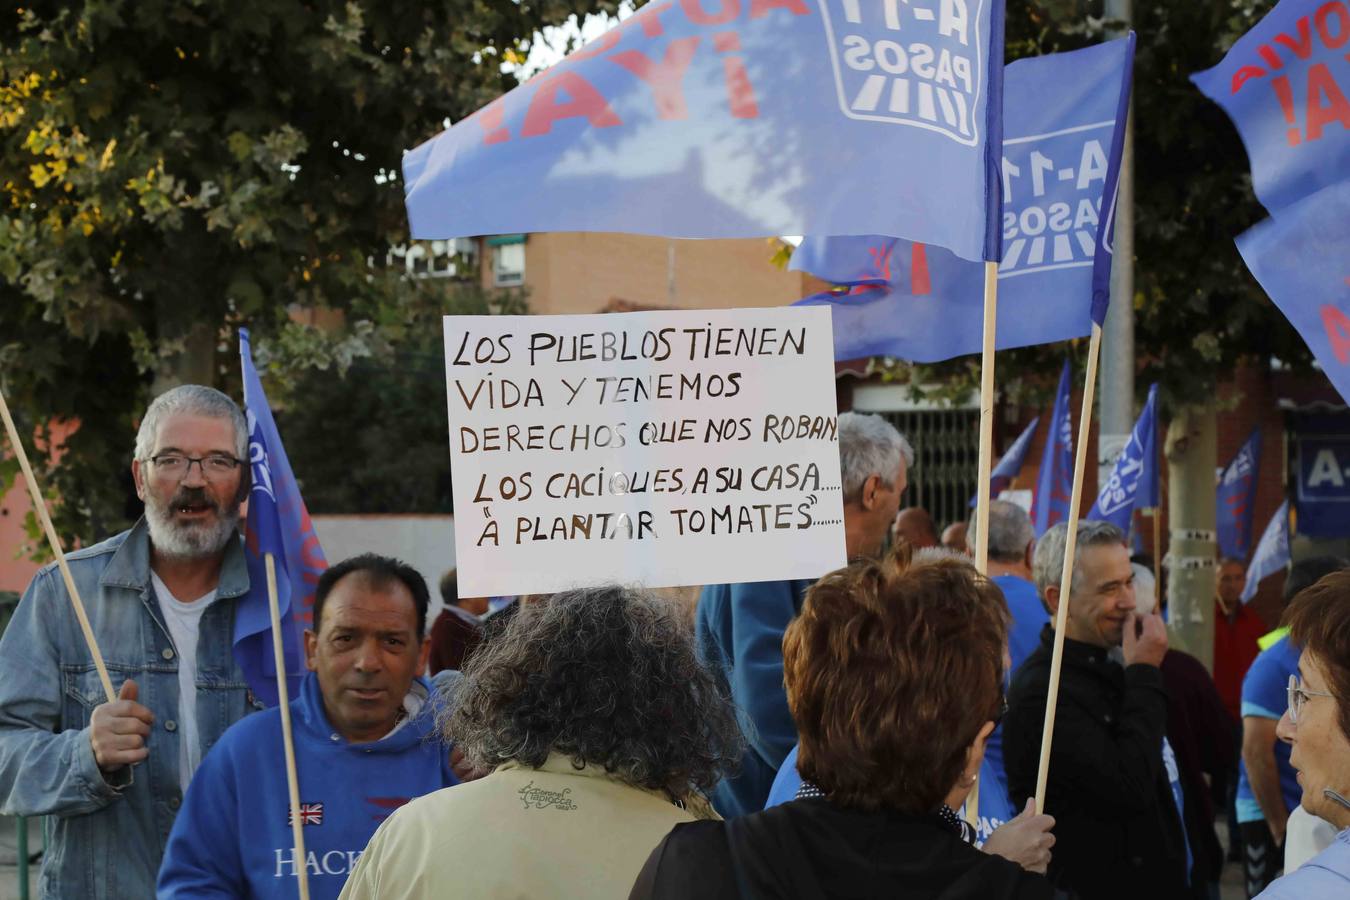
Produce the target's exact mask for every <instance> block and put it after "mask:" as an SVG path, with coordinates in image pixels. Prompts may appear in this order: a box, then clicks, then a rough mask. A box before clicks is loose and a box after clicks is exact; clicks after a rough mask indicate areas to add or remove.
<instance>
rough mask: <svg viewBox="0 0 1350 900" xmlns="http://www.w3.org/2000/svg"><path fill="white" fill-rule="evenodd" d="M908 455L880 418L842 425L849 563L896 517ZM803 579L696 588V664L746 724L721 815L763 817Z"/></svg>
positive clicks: (876, 546) (785, 724) (783, 750)
mask: <svg viewBox="0 0 1350 900" xmlns="http://www.w3.org/2000/svg"><path fill="white" fill-rule="evenodd" d="M913 464H914V450H913V448H912V447H910V445H909V442H908V441H907V440H905V438H904V437H903V436H902V435H901V434H900V432H898V431H896V430H895V427H894V426H893V425H891V424H890V423H889V422H887V421H886V420H885V419H883V418H881V417H880V416H874V415H861V414H859V413H852V412H848V413H843V414H842V415H840V416H839V469H840V477H841V479H842V482H843V495H844V545H845V549H846V551H847V553H848V558H849V559H850V560H854V559H860V558H863V557H869V556H876V555H877V554H878V553H880V552H881V548H882V544H883V543H884V542H885V539H886V531H887V529H888V528H890V525H891V522H892V521H894V519H895V514H896V511H897V510H898V509H899V508H900V496H901V495H902V494H903V493H904V492H905V487H906V485H907V484H908V474H907V473H908V471H909V467H910V466H912V465H913ZM811 584H812V581H810V580H798V581H767V582H758V583H754V584H719V585H710V586H708V587H705V588H704V589H703V593H702V595H701V596H700V597H699V602H698V611H697V614H696V616H695V628H696V631H697V637H698V646H699V652H700V654H701V655H702V657H703V659H704V660H705V661H707V662H708V663H709V664H710V665H712V666H713V667H714V668H715V669H718V670H720V671H721V672H722V674H723V675H724V676H725V678H726V680H727V684H728V687H729V689H730V691H731V696H732V699H733V700H734V701H735V702H736V705H737V706H738V707H739V708H740V709H741V710H743V711H744V712H745V714H746V715H747V716H748V718H749V721H748V722H746V723H744V724H743V727H744V729H745V736H746V741H747V744H748V746H747V748H746V751H745V754H744V756H743V758H742V759H741V768H740V774H739V775H738V776H737V777H735V778H733V779H729V780H727V781H724V782H722V783H721V784H720V785H718V787H717V790H716V791H715V792H714V794H713V804H714V806H716V808H717V811H718V812H720V813H721V814H722V815H723V816H726V817H728V818H730V817H731V816H740V815H745V814H746V813H752V812H758V811H759V810H761V809H763V808H764V801H765V799H766V798H767V797H768V796H769V788H770V787H771V786H772V785H773V778H774V775H775V774H776V773H777V771H778V767H779V766H781V765H782V764H783V760H784V758H785V757H786V756H787V754H788V751H789V750H791V749H792V747H793V745H795V744H796V743H797V726H796V725H795V724H794V723H793V721H792V713H791V712H789V711H788V705H787V693H786V692H785V691H784V689H783V632H784V631H785V630H787V626H788V623H790V622H791V621H792V620H793V618H795V617H796V615H797V613H798V611H799V610H800V609H801V604H802V599H803V597H805V595H806V589H807V588H809V587H810V586H811Z"/></svg>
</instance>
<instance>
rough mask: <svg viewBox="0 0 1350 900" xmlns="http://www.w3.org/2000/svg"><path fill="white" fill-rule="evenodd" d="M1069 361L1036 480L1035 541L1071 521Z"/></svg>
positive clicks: (1060, 378) (1071, 449)
mask: <svg viewBox="0 0 1350 900" xmlns="http://www.w3.org/2000/svg"><path fill="white" fill-rule="evenodd" d="M1069 397H1070V393H1069V361H1068V360H1067V359H1066V360H1064V371H1063V372H1062V373H1061V374H1060V376H1059V391H1058V392H1057V393H1056V394H1055V408H1054V411H1053V412H1052V413H1051V415H1050V433H1049V434H1047V435H1046V438H1045V451H1044V452H1043V453H1042V454H1041V471H1040V473H1039V474H1038V475H1037V477H1036V494H1035V497H1033V498H1032V501H1031V524H1032V525H1034V526H1035V527H1036V537H1038V538H1039V537H1040V536H1041V535H1043V534H1045V533H1046V532H1047V531H1049V530H1050V526H1051V525H1054V524H1055V523H1057V522H1062V521H1064V520H1065V519H1067V518H1068V517H1069V501H1070V500H1071V499H1072V498H1073V419H1072V417H1071V416H1070V414H1069Z"/></svg>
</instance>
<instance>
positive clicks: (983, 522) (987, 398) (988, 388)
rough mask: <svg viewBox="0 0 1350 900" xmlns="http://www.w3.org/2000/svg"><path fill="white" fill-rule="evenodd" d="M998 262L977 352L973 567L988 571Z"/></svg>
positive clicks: (987, 290)
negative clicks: (977, 453)
mask: <svg viewBox="0 0 1350 900" xmlns="http://www.w3.org/2000/svg"><path fill="white" fill-rule="evenodd" d="M997 326H998V263H995V262H987V263H985V264H984V351H983V353H982V354H981V356H980V474H979V476H978V477H979V482H978V483H977V493H976V497H977V498H978V499H977V500H976V503H975V568H976V569H978V570H979V572H980V574H981V575H984V574H986V573H987V572H988V571H989V501H990V497H989V482H990V479H991V478H992V477H993V471H994V335H995V333H996V329H997Z"/></svg>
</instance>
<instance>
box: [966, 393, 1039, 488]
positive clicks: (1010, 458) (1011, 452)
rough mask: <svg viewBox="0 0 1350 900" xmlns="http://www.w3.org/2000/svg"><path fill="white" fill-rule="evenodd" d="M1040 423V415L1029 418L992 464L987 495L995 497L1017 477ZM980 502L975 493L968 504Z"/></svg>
mask: <svg viewBox="0 0 1350 900" xmlns="http://www.w3.org/2000/svg"><path fill="white" fill-rule="evenodd" d="M1039 424H1041V417H1040V416H1037V417H1036V418H1034V419H1032V420H1031V424H1030V425H1028V426H1027V427H1026V428H1023V429H1022V433H1021V434H1019V435H1018V436H1017V440H1015V441H1013V442H1012V446H1011V447H1009V448H1008V449H1007V451H1006V452H1005V453H1004V454H1003V456H1002V458H1001V459H999V461H998V465H996V466H994V471H993V472H990V473H989V496H990V497H994V498H997V497H998V495H999V493H1000V492H1002V491H1005V490H1007V489H1008V488H1009V487H1011V486H1012V483H1013V482H1014V481H1015V480H1016V479H1017V475H1018V473H1019V472H1021V471H1022V464H1023V463H1024V462H1026V459H1027V451H1028V450H1030V449H1031V442H1032V440H1033V439H1035V437H1036V426H1037V425H1039ZM979 502H980V495H979V494H976V495H975V496H974V497H971V498H970V506H971V508H972V509H973V508H974V507H975V506H976V505H977V504H978V503H979Z"/></svg>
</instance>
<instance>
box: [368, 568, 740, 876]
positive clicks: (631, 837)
mask: <svg viewBox="0 0 1350 900" xmlns="http://www.w3.org/2000/svg"><path fill="white" fill-rule="evenodd" d="M443 727H444V731H445V733H446V735H447V737H449V736H453V737H449V739H450V740H453V741H454V742H456V744H457V746H458V747H459V748H460V749H461V750H462V751H463V753H464V755H465V757H466V759H467V760H468V762H470V763H471V764H473V765H475V766H477V767H480V768H485V769H491V772H490V774H488V775H487V776H486V777H484V778H481V779H479V780H477V781H473V782H469V783H467V784H462V785H458V786H456V787H454V788H451V789H446V790H442V791H437V792H436V793H434V794H430V795H428V796H426V797H422V798H419V799H416V800H413V801H412V802H411V803H409V804H407V805H406V806H404V807H402V808H401V809H399V810H398V811H397V812H396V813H394V815H392V816H391V817H390V818H389V819H388V820H387V821H386V822H385V823H384V824H383V825H381V826H380V828H379V830H378V831H376V832H375V836H374V837H372V838H371V840H370V844H369V846H368V847H367V848H366V851H365V853H364V854H363V855H362V857H361V860H360V862H359V863H358V865H357V867H356V869H355V871H354V872H353V873H352V876H351V878H350V880H349V881H348V882H347V885H346V887H345V888H344V889H343V892H342V897H343V898H348V900H366V898H371V900H373V898H379V900H420V898H432V897H438V898H439V897H449V896H454V897H474V898H493V897H503V898H505V897H531V898H540V897H544V898H547V897H587V898H597V900H603V898H607V897H615V898H623V897H627V896H628V892H629V889H630V888H631V887H632V886H633V881H634V879H635V878H636V877H637V873H638V870H639V869H640V868H642V863H643V861H644V860H645V859H646V858H647V854H648V853H650V852H651V850H652V848H653V847H655V846H656V845H657V843H658V842H660V840H661V838H662V837H664V836H665V835H666V834H667V833H668V832H669V831H670V829H671V828H673V827H674V826H675V825H676V824H677V823H680V822H692V821H694V820H696V819H709V818H716V814H715V813H714V812H713V811H712V808H711V807H710V806H709V805H708V804H707V802H706V801H705V800H704V798H703V792H706V791H708V790H709V789H710V788H711V787H712V786H713V785H714V784H715V783H716V782H717V781H718V780H719V779H720V778H721V777H722V773H723V772H724V771H725V770H728V769H730V768H731V767H732V766H733V765H734V761H735V760H736V759H738V758H739V756H740V750H741V736H740V730H739V728H738V727H737V724H736V719H735V714H734V712H733V709H732V706H731V704H730V702H729V701H728V700H727V698H726V697H725V695H724V694H723V693H722V692H721V691H720V690H719V689H718V687H717V682H716V681H715V680H714V678H713V676H712V675H711V674H710V673H709V672H708V670H707V669H705V668H704V667H703V666H702V664H700V663H699V661H698V659H697V658H696V656H695V653H694V646H693V639H692V634H691V633H690V630H689V628H688V626H687V625H685V624H684V623H683V622H682V621H681V620H680V618H679V617H678V615H677V614H676V612H675V611H674V610H672V609H670V607H669V604H668V602H666V601H663V600H661V599H659V598H657V597H654V596H651V595H649V594H646V593H642V592H639V591H634V590H629V589H625V588H621V587H617V586H608V587H600V588H589V589H584V590H576V591H568V592H565V593H560V594H554V595H553V596H552V597H551V598H550V599H548V600H547V601H545V602H541V603H537V604H530V605H526V606H524V607H523V608H522V609H521V610H520V612H519V613H518V614H517V615H516V617H515V619H514V620H513V621H512V622H511V623H510V624H509V625H507V626H506V628H505V630H504V631H502V633H501V634H499V635H497V636H496V637H495V638H494V639H493V640H492V641H490V642H489V643H487V644H485V645H484V646H483V647H482V648H481V649H480V650H479V651H478V652H477V653H476V654H475V655H474V656H473V657H472V658H471V659H470V661H469V662H468V664H467V666H466V668H465V671H464V680H463V683H462V684H461V686H460V689H459V692H458V702H457V704H456V706H455V709H454V712H453V713H451V714H450V715H449V716H448V718H447V721H445V722H444V723H443Z"/></svg>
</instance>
